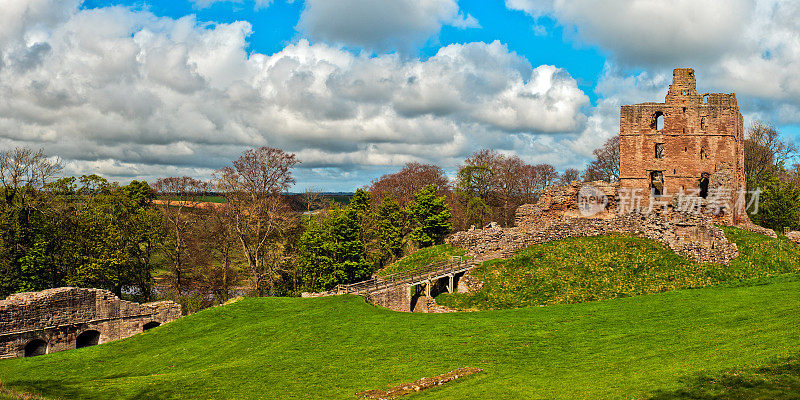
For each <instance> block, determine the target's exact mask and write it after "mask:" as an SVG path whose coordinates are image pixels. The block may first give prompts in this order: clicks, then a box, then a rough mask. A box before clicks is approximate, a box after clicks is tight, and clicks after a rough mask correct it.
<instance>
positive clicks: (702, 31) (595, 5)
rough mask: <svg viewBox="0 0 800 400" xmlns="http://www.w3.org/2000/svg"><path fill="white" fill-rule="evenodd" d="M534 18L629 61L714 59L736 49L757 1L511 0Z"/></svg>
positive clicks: (514, 6)
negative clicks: (547, 19) (550, 19)
mask: <svg viewBox="0 0 800 400" xmlns="http://www.w3.org/2000/svg"><path fill="white" fill-rule="evenodd" d="M506 6H507V7H509V8H511V9H515V10H522V11H525V12H527V13H529V14H531V15H532V16H534V17H539V16H543V15H546V16H552V17H554V18H556V19H557V20H558V21H559V22H560V23H561V24H562V25H564V26H565V27H566V28H567V31H568V32H570V31H571V32H574V34H575V35H577V38H578V39H579V40H581V41H583V42H585V43H589V44H596V45H599V46H601V47H602V48H604V49H609V50H611V51H613V52H614V54H615V55H616V56H617V57H619V58H620V59H621V60H624V61H628V60H630V61H634V62H645V63H650V64H657V63H664V62H667V63H674V62H680V61H683V60H690V59H691V60H695V59H713V58H715V57H718V56H719V55H720V54H722V53H724V52H725V51H727V50H730V49H733V48H736V47H737V46H738V45H739V40H740V39H741V31H742V26H743V25H744V24H745V23H746V22H747V20H748V17H749V15H750V13H751V12H752V10H753V4H752V1H751V0H705V1H696V0H672V1H663V0H606V1H603V2H598V1H596V0H569V1H567V0H506Z"/></svg>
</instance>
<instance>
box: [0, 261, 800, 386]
mask: <svg viewBox="0 0 800 400" xmlns="http://www.w3.org/2000/svg"><path fill="white" fill-rule="evenodd" d="M750 283H752V282H750ZM758 283H761V284H758V285H748V286H740V287H732V286H724V285H723V286H716V287H711V288H704V289H698V290H677V291H672V292H668V293H661V294H656V295H651V296H638V297H631V298H624V299H616V300H610V301H599V302H589V303H582V304H562V305H554V306H551V307H545V308H539V307H530V308H523V309H515V310H499V311H486V312H476V313H454V314H410V313H396V312H392V311H389V310H386V309H381V308H378V307H374V306H371V305H369V304H367V303H365V302H364V301H363V300H362V299H361V298H358V297H354V296H337V297H325V298H315V299H300V298H249V299H245V300H242V301H239V302H237V303H234V304H231V305H228V306H222V307H216V308H212V309H208V310H205V311H202V312H199V313H197V314H194V315H191V316H188V317H185V318H182V319H180V320H178V321H175V322H173V323H170V324H167V325H164V326H161V327H158V328H155V329H152V330H150V331H148V332H146V333H143V334H140V335H137V336H134V337H131V338H128V339H125V340H121V341H118V342H113V343H108V344H104V345H100V346H95V347H90V348H84V349H79V350H71V351H65V352H60V353H54V354H50V355H46V356H40V357H35V358H28V359H12V360H2V361H0V381H2V382H3V383H4V384H5V385H7V386H8V387H9V388H11V389H13V390H25V391H33V392H38V393H41V394H44V395H46V396H47V397H61V398H80V399H118V398H119V399H139V398H214V399H222V398H224V399H351V400H352V399H354V398H355V396H354V393H356V392H359V391H362V390H367V389H379V388H386V387H387V385H396V384H399V383H402V382H411V381H414V380H416V379H419V378H422V377H426V376H433V375H437V374H442V373H445V372H447V371H451V370H453V369H456V368H459V367H466V366H471V367H479V368H482V369H484V372H482V373H480V374H477V375H473V376H470V377H467V378H462V379H460V380H457V381H454V382H451V383H448V384H447V385H445V386H443V387H440V388H437V389H432V390H430V391H427V392H421V393H418V394H414V395H410V396H407V397H403V399H410V400H420V399H465V398H483V399H512V398H513V399H516V398H526V399H574V398H616V399H631V398H647V397H649V396H655V395H660V396H662V397H660V398H669V397H663V396H665V394H666V395H669V394H670V393H679V391H681V390H684V389H685V390H695V389H696V388H695V386H694V385H695V384H694V381H693V380H692V379H694V377H696V376H697V374H698V373H701V372H702V373H704V374H709V375H715V374H724V373H726V372H727V371H730V370H731V369H736V368H745V369H747V368H752V367H753V366H760V365H767V364H769V363H771V362H774V361H776V360H778V359H779V358H782V357H788V356H792V355H796V354H798V352H800V345H798V343H800V331H798V329H797V326H800V312H798V311H800V296H797V293H798V291H800V279H799V278H798V277H797V276H786V277H782V278H771V279H769V280H765V281H761V282H758ZM744 389H745V390H749V389H748V388H744ZM698 390H699V389H698ZM697 398H712V397H697ZM713 398H717V397H713ZM773 398H780V397H773ZM787 398H788V397H787Z"/></svg>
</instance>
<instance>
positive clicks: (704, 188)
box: [700, 172, 709, 199]
mask: <svg viewBox="0 0 800 400" xmlns="http://www.w3.org/2000/svg"><path fill="white" fill-rule="evenodd" d="M708 178H709V175H708V172H703V173H702V174H700V197H702V198H704V199H705V198H706V197H708V180H709V179H708Z"/></svg>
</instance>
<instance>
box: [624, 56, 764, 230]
mask: <svg viewBox="0 0 800 400" xmlns="http://www.w3.org/2000/svg"><path fill="white" fill-rule="evenodd" d="M672 79H673V81H672V84H671V85H670V87H669V92H668V93H667V96H666V99H665V101H664V102H663V103H642V104H635V105H626V106H622V109H621V111H620V160H619V161H620V163H619V165H620V180H619V181H620V189H621V190H639V191H640V192H641V193H642V194H643V195H644V202H645V204H646V203H647V201H648V200H649V198H650V193H651V191H654V192H655V193H656V194H657V195H662V194H663V195H668V196H671V195H675V194H678V193H680V192H689V193H691V191H693V190H694V191H698V190H700V189H701V186H703V184H702V183H701V179H702V178H703V176H704V174H705V176H707V177H708V180H707V182H706V183H705V187H706V189H707V190H704V191H703V194H702V196H703V197H705V196H706V195H707V194H708V190H710V191H712V192H713V191H714V190H717V192H721V190H724V191H727V192H728V193H730V195H732V196H736V195H737V193H738V192H739V191H743V190H744V189H745V177H744V143H743V142H744V130H743V128H742V114H741V113H740V112H739V106H738V105H737V103H736V95H735V94H733V93H730V94H724V93H706V94H699V93H697V83H696V79H695V76H694V70H692V69H691V68H677V69H675V70H674V71H673V76H672ZM727 211H728V212H726V213H723V214H721V215H719V216H718V217H717V218H716V219H717V221H718V222H719V223H723V224H725V225H738V224H745V223H748V222H749V218H747V214H746V213H743V212H741V211H740V210H738V209H736V208H735V207H730V209H729V210H727Z"/></svg>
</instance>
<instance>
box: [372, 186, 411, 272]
mask: <svg viewBox="0 0 800 400" xmlns="http://www.w3.org/2000/svg"><path fill="white" fill-rule="evenodd" d="M404 220H405V213H404V211H403V209H402V208H400V204H399V203H398V202H397V200H395V198H394V196H392V195H386V196H383V199H382V200H381V204H380V206H378V211H377V213H376V214H375V236H376V237H377V242H378V246H377V247H378V254H379V256H378V267H380V268H382V267H384V266H385V265H386V264H388V263H390V262H392V261H394V260H396V259H398V258H400V256H402V253H403V221H404Z"/></svg>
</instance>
